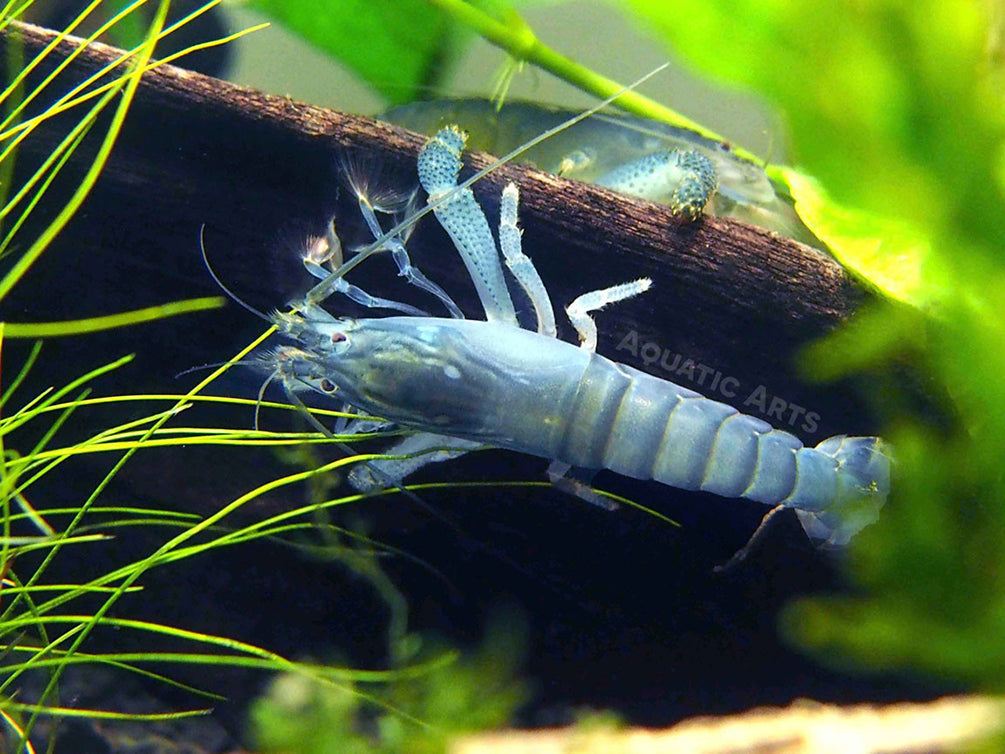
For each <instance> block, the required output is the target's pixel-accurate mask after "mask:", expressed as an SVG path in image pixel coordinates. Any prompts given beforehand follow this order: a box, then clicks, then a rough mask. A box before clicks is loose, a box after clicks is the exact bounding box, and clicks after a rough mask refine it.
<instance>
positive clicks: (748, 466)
mask: <svg viewBox="0 0 1005 754" xmlns="http://www.w3.org/2000/svg"><path fill="white" fill-rule="evenodd" d="M464 141H465V135H464V133H463V132H461V131H460V130H459V129H458V128H456V127H452V126H451V127H447V128H444V129H441V130H440V131H439V132H438V133H437V134H436V135H435V136H433V137H432V138H431V139H430V140H429V141H428V142H427V144H426V146H425V147H424V148H423V150H422V152H421V153H420V156H419V160H418V173H419V181H420V183H421V184H422V186H423V188H424V189H425V190H426V191H427V193H428V195H429V202H430V203H431V204H434V211H435V214H436V216H437V219H438V220H439V221H440V223H441V225H442V226H443V227H444V228H445V229H446V230H447V232H448V233H449V235H450V236H451V238H452V239H453V242H454V245H455V246H456V248H457V250H458V251H459V253H460V254H461V257H462V259H463V260H464V262H465V264H466V266H467V269H468V271H469V273H470V274H471V276H472V278H473V280H474V282H475V286H476V290H477V293H478V296H479V299H480V301H481V304H482V306H483V308H484V310H485V314H486V320H471V319H463V318H461V317H458V316H457V314H458V312H459V310H457V308H456V305H452V304H453V302H449V296H447V295H446V294H445V293H444V292H443V291H442V289H440V288H439V287H438V286H435V284H432V283H430V282H429V281H428V279H426V278H425V277H424V276H422V275H421V273H419V272H418V271H417V270H416V269H415V268H414V267H412V266H411V264H410V262H409V261H408V256H407V252H406V251H405V248H404V238H403V237H400V236H392V237H390V238H389V239H385V240H384V244H385V246H386V248H388V249H389V250H390V251H392V253H393V255H394V257H395V261H396V262H398V264H399V268H400V269H401V270H402V274H406V272H405V271H406V270H409V271H414V272H409V273H407V274H409V275H413V276H414V279H413V277H409V280H410V281H411V282H413V283H415V284H416V285H420V286H421V287H423V288H425V289H426V290H430V291H432V292H434V293H435V294H436V295H437V296H438V297H440V298H441V300H444V303H445V304H447V307H448V309H449V310H450V312H451V314H452V315H453V317H451V318H448V317H431V316H390V317H383V318H377V317H374V318H359V319H348V318H340V317H335V316H333V315H331V314H330V313H328V312H327V311H326V310H325V309H323V308H322V307H321V306H320V305H319V303H318V302H317V301H316V300H314V301H312V300H309V299H305V300H304V301H303V302H301V303H300V304H299V305H298V306H297V309H298V311H297V312H296V313H285V314H276V315H274V317H273V321H274V323H275V325H276V326H277V328H278V330H279V331H280V333H282V334H283V335H285V336H286V337H287V338H290V339H292V340H293V341H295V342H296V345H295V346H287V347H284V348H281V349H280V350H279V351H278V352H275V355H274V356H273V358H272V364H273V369H274V371H275V373H277V374H279V375H280V376H281V377H282V379H283V382H284V384H286V385H287V386H288V387H290V386H292V387H297V386H306V387H309V388H311V389H313V390H315V391H317V392H319V393H322V394H325V395H330V396H335V397H336V398H338V399H339V400H341V401H343V402H344V403H345V404H347V406H349V407H351V408H353V409H356V410H359V411H362V412H365V413H366V414H368V415H371V416H379V417H382V418H384V419H386V420H387V421H388V422H392V423H394V424H396V425H399V426H401V427H403V428H408V429H410V430H413V434H410V435H409V436H407V437H405V438H404V439H403V440H401V441H400V442H399V443H398V444H397V445H396V446H394V447H392V448H391V449H389V450H388V453H390V454H394V455H405V456H408V458H406V459H404V460H401V459H397V460H396V459H385V460H376V461H371V462H369V464H368V465H367V466H361V467H357V469H356V470H355V471H354V473H353V474H352V475H351V477H350V481H351V482H352V483H353V484H354V485H355V486H356V487H357V488H358V489H361V490H367V489H372V488H374V487H386V486H389V484H397V483H399V482H400V481H401V480H402V479H403V478H404V477H405V476H406V475H408V474H410V473H412V472H413V471H415V470H416V469H417V468H419V467H420V466H421V465H423V464H424V463H428V462H432V461H438V460H446V459H447V458H453V457H456V456H458V455H461V454H463V453H466V452H470V451H473V450H478V449H482V448H489V447H494V448H505V449H510V450H515V451H519V452H523V453H529V454H532V455H535V456H540V457H543V458H547V459H551V460H552V461H553V463H552V467H551V469H550V470H549V476H551V478H552V481H553V482H556V483H557V484H558V485H559V486H565V487H567V488H570V489H571V490H572V491H574V492H576V493H577V494H581V496H583V497H585V498H586V499H591V496H590V490H589V488H588V487H585V485H582V484H581V483H577V482H575V481H574V480H571V479H568V478H566V477H565V476H564V472H565V471H567V470H568V469H569V468H570V467H579V468H584V469H610V470H612V471H615V472H617V473H619V474H623V475H625V476H629V477H633V478H637V479H654V480H656V481H658V482H661V483H663V484H667V485H671V486H673V487H678V488H682V489H687V490H704V491H708V492H712V493H715V494H718V495H722V496H726V497H744V498H748V499H750V500H755V501H757V502H760V503H765V504H767V505H782V506H786V507H791V508H793V509H795V511H796V513H797V515H798V516H799V519H800V521H801V523H802V525H803V528H804V529H805V531H806V532H807V534H808V535H809V536H810V537H811V538H813V539H815V540H820V541H822V542H823V543H825V544H828V545H836V546H840V545H845V544H847V543H848V541H849V540H850V539H851V537H852V536H854V535H855V534H856V533H857V532H858V531H859V530H861V529H862V528H863V527H865V526H867V525H868V524H869V523H872V522H873V521H875V520H876V519H877V517H878V515H879V511H880V508H881V507H882V506H883V504H884V502H885V499H886V497H887V494H888V491H889V487H890V460H889V455H888V452H887V448H886V445H885V444H884V442H883V441H882V440H881V439H880V438H878V437H847V436H841V435H839V436H835V437H831V438H828V439H826V440H824V441H823V442H821V443H819V444H818V445H816V446H815V447H805V446H804V445H803V444H802V442H801V441H800V440H799V439H798V438H797V437H796V436H794V435H792V434H790V433H788V432H785V431H782V430H779V429H775V428H773V427H772V426H771V425H770V424H768V423H767V422H765V421H763V420H761V419H757V418H755V417H753V416H749V415H745V414H742V413H740V412H739V411H738V410H737V409H735V408H733V407H732V406H729V405H727V404H725V403H720V402H718V401H715V400H712V399H710V398H707V397H704V396H703V395H701V394H700V393H697V392H695V391H692V390H689V389H687V388H684V387H682V386H680V385H677V384H675V383H673V382H669V381H667V380H663V379H660V378H657V377H655V376H653V375H650V374H647V373H645V372H642V371H639V370H637V369H634V368H632V367H630V366H627V365H624V364H620V363H617V362H615V361H612V360H610V359H608V358H606V357H604V356H602V355H600V354H597V353H596V344H597V331H596V325H595V323H594V321H593V319H592V317H591V315H590V312H592V311H595V310H597V309H600V308H601V307H603V306H606V305H607V304H610V303H614V302H616V301H619V300H622V299H626V298H629V297H632V296H636V295H638V294H640V293H642V292H644V291H645V290H647V289H648V288H649V287H650V285H651V282H650V281H649V280H648V279H641V280H636V281H631V282H627V283H623V284H621V285H617V286H613V287H611V288H606V289H603V290H598V291H591V292H589V293H585V294H583V295H581V296H579V297H578V298H577V299H575V300H574V301H573V302H572V303H571V304H570V305H569V306H568V307H567V308H566V312H567V314H568V316H569V318H570V320H571V322H572V324H573V325H574V326H575V328H576V330H577V332H578V333H579V338H580V341H581V342H580V344H578V345H574V344H571V343H567V342H565V341H562V340H559V339H558V338H557V336H556V329H555V317H554V312H553V309H552V304H551V301H550V299H549V297H548V293H547V290H546V289H545V287H544V284H543V283H542V281H541V278H540V276H539V275H538V273H537V271H536V269H535V267H534V264H533V262H532V261H531V260H530V258H529V257H527V255H526V254H524V253H523V251H522V248H521V231H520V229H519V228H518V226H517V208H518V204H519V197H518V191H517V188H516V186H515V185H513V184H509V185H508V186H507V187H506V188H505V190H504V191H503V194H502V206H501V211H500V214H501V222H500V228H499V248H497V247H496V243H495V241H494V240H493V237H492V233H491V230H490V229H489V225H488V221H487V219H486V218H485V215H484V213H483V212H482V210H481V208H480V206H479V205H478V203H477V202H476V200H475V198H474V195H473V194H472V192H471V190H470V189H469V188H466V187H460V188H459V187H458V185H457V175H458V173H459V171H460V169H461V152H462V149H463V146H464ZM699 178H700V179H701V180H703V181H705V183H707V182H708V176H707V175H703V176H699ZM706 198H707V197H706ZM360 206H361V210H362V211H363V212H364V215H365V216H366V218H367V223H368V224H369V225H370V227H371V230H373V231H374V234H375V235H379V232H378V231H379V229H380V226H379V222H377V221H376V218H374V217H372V214H373V212H372V207H370V209H369V210H368V209H367V208H368V206H369V205H367V204H366V203H365V201H364V198H363V197H361V198H360ZM368 211H369V212H370V215H367V212H368ZM699 211H700V210H699ZM332 233H334V230H332ZM503 262H505V263H506V265H507V266H508V268H509V269H510V271H511V272H512V276H511V277H512V280H514V281H515V283H507V278H506V276H505V275H504V273H503V269H502V264H503ZM308 269H309V270H310V271H311V272H312V274H314V275H315V276H317V277H319V278H323V279H324V278H325V274H326V273H325V272H324V270H323V269H322V268H321V267H320V266H319V265H317V264H313V266H311V264H310V263H309V264H308ZM336 274H338V273H334V272H332V273H327V275H328V277H329V278H330V277H331V276H332V275H336ZM420 280H421V281H423V282H417V281H420ZM333 282H341V281H333ZM508 285H509V286H510V287H516V286H519V288H521V289H522V290H523V292H524V293H525V294H526V296H527V297H528V298H529V299H530V301H531V302H532V304H533V307H534V311H535V314H536V320H537V323H536V325H537V326H536V328H535V329H524V328H522V327H521V326H520V323H519V322H518V320H517V317H516V315H515V313H514V307H513V300H512V296H511V291H510V289H509V287H507V286H508ZM434 289H435V290H434ZM329 290H331V291H335V290H339V291H341V292H343V293H346V295H349V296H350V297H351V298H353V299H354V300H356V301H357V302H358V303H362V304H364V305H366V306H373V307H382V308H386V307H388V306H389V305H391V308H397V309H399V310H400V311H406V312H409V313H412V312H414V311H416V310H415V309H414V307H406V306H405V305H400V304H395V302H389V301H387V300H386V299H376V298H374V297H371V296H369V295H368V294H365V293H363V292H362V291H360V290H359V289H358V288H355V287H354V286H347V285H342V286H334V285H332V286H330V288H329ZM352 291H354V292H355V293H353V292H352ZM441 294H442V295H441ZM444 297H445V299H444ZM447 302H449V303H447ZM343 429H345V427H343ZM350 429H351V428H350ZM597 497H599V496H597ZM594 501H595V502H597V500H596V499H594Z"/></svg>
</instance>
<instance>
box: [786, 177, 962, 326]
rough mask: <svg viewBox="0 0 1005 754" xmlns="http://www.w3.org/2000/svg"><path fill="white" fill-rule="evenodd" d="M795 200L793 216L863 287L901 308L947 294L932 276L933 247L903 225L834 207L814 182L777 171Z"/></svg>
mask: <svg viewBox="0 0 1005 754" xmlns="http://www.w3.org/2000/svg"><path fill="white" fill-rule="evenodd" d="M775 174H776V175H780V176H781V177H782V178H783V179H784V181H785V185H786V187H787V188H788V190H789V193H790V194H791V196H792V198H793V199H794V200H795V207H796V213H797V214H798V215H799V218H800V219H801V220H802V221H803V223H804V224H805V225H806V227H808V228H809V229H810V230H811V231H813V234H814V235H815V236H816V237H817V238H819V239H820V240H821V241H823V242H824V243H826V244H827V246H828V248H830V250H831V252H832V253H833V254H834V256H835V257H837V260H838V261H839V262H840V263H841V264H842V265H844V266H845V267H846V268H847V269H849V270H851V271H852V272H853V273H854V274H855V275H857V276H858V277H859V279H861V280H862V281H863V282H864V283H866V285H868V286H871V287H873V288H875V289H876V290H878V291H879V292H881V293H883V294H885V295H887V296H890V297H891V298H893V299H896V300H898V301H901V302H903V303H907V304H911V305H914V306H917V307H919V308H927V307H928V306H929V305H930V304H933V303H936V302H937V301H938V300H939V299H940V298H942V296H943V295H944V294H945V291H944V287H943V285H942V284H941V283H940V280H939V276H938V275H937V274H933V273H932V265H933V259H932V242H931V239H929V238H927V237H926V236H925V234H924V232H923V231H922V230H921V229H920V228H917V227H915V226H913V225H912V224H911V223H910V222H908V221H906V220H895V219H891V218H889V217H883V216H880V215H876V214H873V213H869V212H865V211H862V210H855V209H853V208H851V207H847V206H842V205H841V204H839V203H838V202H835V201H834V200H833V199H832V198H831V197H830V196H829V195H828V194H827V192H826V191H825V190H824V187H823V186H822V185H821V184H820V182H819V181H817V180H816V179H814V178H812V177H810V176H808V175H806V174H805V173H801V172H799V171H798V170H794V169H792V168H776V170H775Z"/></svg>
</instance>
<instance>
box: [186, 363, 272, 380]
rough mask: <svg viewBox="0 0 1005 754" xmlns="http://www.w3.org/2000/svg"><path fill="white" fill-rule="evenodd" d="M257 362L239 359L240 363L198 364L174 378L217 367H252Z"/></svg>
mask: <svg viewBox="0 0 1005 754" xmlns="http://www.w3.org/2000/svg"><path fill="white" fill-rule="evenodd" d="M257 363H258V362H257V361H256V360H251V359H241V360H240V361H213V362H210V363H209V364H199V365H198V366H194V367H189V368H188V369H183V370H182V371H180V372H178V374H176V375H175V376H174V378H175V379H176V380H177V379H178V378H179V377H184V376H185V375H186V374H192V372H198V371H201V370H203V369H216V368H217V367H225V366H241V367H252V366H255V365H256V364H257Z"/></svg>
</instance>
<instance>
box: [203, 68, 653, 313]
mask: <svg viewBox="0 0 1005 754" xmlns="http://www.w3.org/2000/svg"><path fill="white" fill-rule="evenodd" d="M669 65H670V63H664V64H663V65H661V66H659V67H657V68H654V69H653V70H651V71H650V72H649V73H647V74H646V75H645V76H643V77H642V78H640V79H639V80H638V81H635V82H633V83H631V84H629V85H628V86H626V87H624V88H623V89H621V90H620V91H618V92H615V93H614V94H612V95H611V96H610V97H608V98H607V99H605V100H603V101H602V102H599V103H597V104H596V105H594V106H593V107H591V108H589V109H588V110H584V111H583V112H581V113H579V114H578V115H574V116H573V117H571V118H569V119H568V120H566V121H563V122H562V123H560V124H559V125H557V126H555V127H554V128H549V129H548V130H547V131H545V132H544V133H541V134H538V135H537V136H535V137H534V138H533V139H531V140H530V141H527V142H524V143H523V144H521V145H520V146H519V147H517V148H516V149H514V150H512V151H511V152H509V153H508V154H506V155H505V156H503V157H500V158H499V159H497V160H496V161H495V162H493V163H491V164H490V165H488V166H487V167H484V168H482V169H481V170H479V171H478V172H477V173H475V174H474V175H473V176H471V177H470V178H468V179H467V180H466V181H464V182H463V183H461V184H460V185H459V186H457V188H455V189H454V190H453V191H451V192H448V193H447V194H445V195H444V196H442V197H440V198H439V199H437V200H436V201H433V202H429V203H428V204H427V205H426V206H425V207H423V208H422V209H421V210H419V211H418V212H416V213H415V214H414V215H410V216H409V217H406V218H405V219H404V220H402V221H401V222H400V223H398V224H397V225H395V226H394V227H393V228H391V229H390V230H389V231H387V232H386V233H384V235H382V236H381V237H380V238H378V239H376V240H375V241H373V242H372V243H371V244H369V245H368V246H366V247H365V248H364V249H363V250H362V251H360V252H359V253H358V254H356V256H354V257H353V258H352V259H350V260H348V261H347V262H343V263H342V264H341V265H340V266H339V267H338V269H336V270H335V271H334V272H332V274H331V275H329V276H328V277H326V278H325V279H324V280H322V281H321V282H320V283H318V284H317V285H315V286H314V287H313V288H311V289H310V290H309V291H307V295H306V296H304V299H303V303H304V306H310V305H313V304H318V303H320V302H321V301H324V300H325V299H326V298H328V296H330V295H331V294H332V293H333V292H334V291H335V286H336V284H337V283H338V280H339V278H342V277H344V276H345V274H346V273H347V272H349V271H350V270H352V269H353V268H354V267H355V266H356V265H358V264H359V263H360V262H362V261H363V260H364V259H366V258H367V257H370V256H372V255H373V254H376V253H377V252H378V251H383V250H384V248H385V244H386V243H387V242H388V241H389V240H390V239H392V238H394V237H395V236H397V235H398V234H399V233H401V232H402V231H404V230H406V229H407V228H408V227H409V226H410V225H413V224H414V223H415V222H416V221H417V220H419V218H421V217H423V216H425V215H427V214H429V213H430V212H432V211H433V210H435V209H436V208H437V207H439V206H440V205H441V204H443V203H444V202H446V201H449V199H450V198H451V197H452V196H453V195H454V194H455V193H456V192H458V191H463V190H464V189H466V188H468V187H469V186H470V185H471V184H473V183H474V182H475V181H479V180H481V179H482V178H484V177H485V176H486V175H488V174H489V173H491V172H492V171H493V170H495V169H496V168H498V167H499V166H500V165H504V164H506V163H507V162H510V161H511V160H513V159H514V158H516V157H519V156H520V155H522V154H523V153H524V152H526V151H527V150H528V149H531V148H532V147H535V146H537V145H538V144H540V143H541V142H542V141H544V140H546V139H550V138H551V137H552V136H554V135H555V134H557V133H559V132H560V131H564V130H565V129H567V128H569V127H570V126H574V125H576V124H577V123H579V122H580V121H582V120H586V119H587V118H589V117H590V116H591V115H594V114H596V113H597V112H599V111H600V110H602V109H603V108H605V107H607V106H608V105H609V104H611V103H612V102H614V100H616V99H617V98H618V97H620V96H621V95H623V94H627V93H628V92H630V91H632V90H633V89H635V88H637V87H639V86H641V85H642V84H644V83H645V82H646V81H648V80H649V79H650V78H652V77H653V76H655V75H656V74H657V73H660V72H661V71H663V70H665V69H666V68H667V67H668V66H669ZM214 277H215V275H214ZM224 291H226V288H224Z"/></svg>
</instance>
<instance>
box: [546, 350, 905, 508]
mask: <svg viewBox="0 0 1005 754" xmlns="http://www.w3.org/2000/svg"><path fill="white" fill-rule="evenodd" d="M556 457H557V458H559V459H561V460H563V461H565V462H567V463H571V464H575V465H577V466H583V467H587V468H607V469H611V470H612V471H615V472H617V473H619V474H624V475H625V476H630V477H634V478H636V479H655V480H656V481H658V482H662V483H664V484H668V485H672V486H674V487H680V488H682V489H687V490H704V491H706V492H714V493H715V494H718V495H722V496H724V497H745V498H749V499H751V500H756V501H758V502H761V503H766V504H768V505H777V504H779V503H781V504H784V505H787V506H790V507H793V508H798V509H800V510H803V511H811V512H817V511H824V510H833V509H834V508H835V506H837V507H841V506H843V505H845V504H847V503H852V502H855V501H857V500H861V499H863V498H869V499H873V500H874V501H875V503H877V504H878V505H881V504H882V500H883V499H884V498H885V496H886V493H887V490H888V487H889V461H888V460H887V458H886V455H885V454H884V452H883V448H882V444H881V441H880V440H879V439H878V438H875V437H843V436H838V437H831V438H828V439H827V440H824V441H823V442H822V443H820V444H819V445H818V446H817V447H816V448H807V447H804V446H803V444H802V442H800V440H799V439H798V438H797V437H795V435H792V434H790V433H788V432H785V431H782V430H778V429H774V428H773V427H772V426H771V425H770V424H768V423H767V422H765V421H762V420H761V419H757V418H755V417H753V416H749V415H747V414H742V413H740V412H739V411H737V410H736V409H735V408H733V407H732V406H728V405H726V404H725V403H719V402H718V401H714V400H712V399H710V398H706V397H704V396H702V395H701V394H700V393H696V392H695V391H693V390H688V389H687V388H684V387H681V386H680V385H677V384H675V383H672V382H668V381H666V380H661V379H658V378H656V377H653V376H652V375H648V374H646V373H644V372H640V371H638V370H636V369H632V368H631V367H628V366H625V365H623V364H615V363H613V362H611V361H609V360H608V359H605V358H603V357H600V356H593V358H591V360H590V364H589V366H588V367H587V369H586V372H585V373H584V377H583V379H582V380H581V382H580V387H579V389H578V391H577V393H576V396H575V399H574V401H573V408H572V411H571V412H570V415H569V416H568V423H567V429H566V431H565V434H564V436H563V437H562V440H561V447H560V448H558V449H557V453H556Z"/></svg>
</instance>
